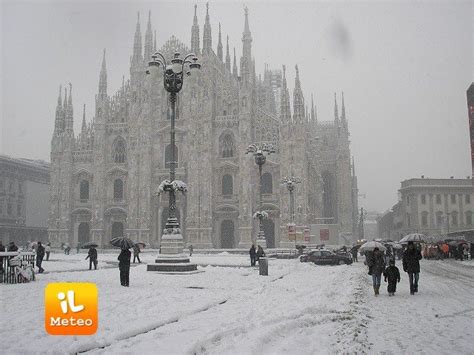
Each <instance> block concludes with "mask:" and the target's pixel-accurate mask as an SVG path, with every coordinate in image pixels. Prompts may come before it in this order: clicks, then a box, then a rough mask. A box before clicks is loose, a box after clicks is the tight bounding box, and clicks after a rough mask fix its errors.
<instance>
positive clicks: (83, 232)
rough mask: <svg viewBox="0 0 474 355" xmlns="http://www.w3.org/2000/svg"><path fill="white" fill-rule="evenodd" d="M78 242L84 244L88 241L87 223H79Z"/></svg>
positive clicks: (88, 229) (88, 230)
mask: <svg viewBox="0 0 474 355" xmlns="http://www.w3.org/2000/svg"><path fill="white" fill-rule="evenodd" d="M77 235H78V240H77V241H78V243H79V244H81V245H82V244H84V243H87V242H89V241H90V228H89V223H86V222H82V223H80V224H79V227H78V231H77Z"/></svg>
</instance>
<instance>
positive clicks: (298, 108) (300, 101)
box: [293, 65, 305, 123]
mask: <svg viewBox="0 0 474 355" xmlns="http://www.w3.org/2000/svg"><path fill="white" fill-rule="evenodd" d="M295 70H296V77H295V89H294V91H293V121H294V122H296V123H301V122H303V121H304V118H305V112H304V111H305V110H304V98H303V92H302V91H301V82H300V73H299V70H298V65H296V66H295Z"/></svg>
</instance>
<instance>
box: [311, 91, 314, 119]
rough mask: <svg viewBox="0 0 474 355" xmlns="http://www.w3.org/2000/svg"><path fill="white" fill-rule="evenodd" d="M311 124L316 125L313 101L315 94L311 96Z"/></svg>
mask: <svg viewBox="0 0 474 355" xmlns="http://www.w3.org/2000/svg"><path fill="white" fill-rule="evenodd" d="M311 122H313V123H314V100H313V94H311Z"/></svg>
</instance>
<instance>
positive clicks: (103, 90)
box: [99, 48, 107, 99]
mask: <svg viewBox="0 0 474 355" xmlns="http://www.w3.org/2000/svg"><path fill="white" fill-rule="evenodd" d="M99 97H100V98H102V99H103V98H105V97H107V66H106V63H105V48H104V53H103V55H102V66H101V67H100V74H99Z"/></svg>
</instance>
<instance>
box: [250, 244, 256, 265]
mask: <svg viewBox="0 0 474 355" xmlns="http://www.w3.org/2000/svg"><path fill="white" fill-rule="evenodd" d="M249 254H250V266H255V259H256V258H257V251H256V250H255V245H253V244H252V246H251V247H250V250H249Z"/></svg>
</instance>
